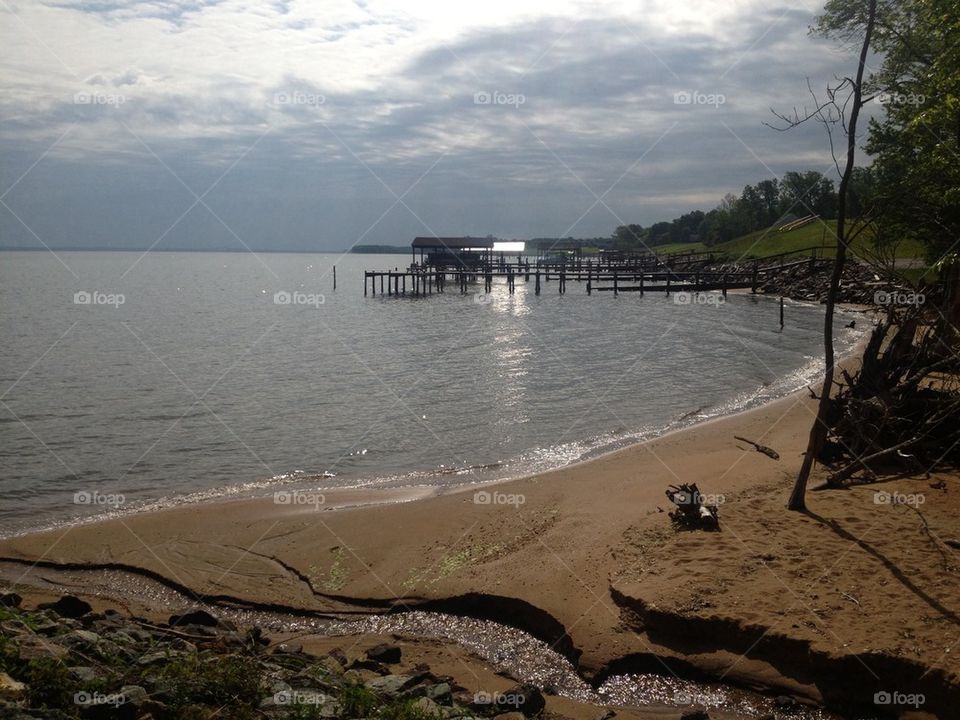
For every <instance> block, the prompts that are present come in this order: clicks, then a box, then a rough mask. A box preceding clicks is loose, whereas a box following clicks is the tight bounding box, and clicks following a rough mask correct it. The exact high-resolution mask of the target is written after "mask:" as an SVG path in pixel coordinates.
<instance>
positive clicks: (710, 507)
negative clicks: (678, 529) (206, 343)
mask: <svg viewBox="0 0 960 720" xmlns="http://www.w3.org/2000/svg"><path fill="white" fill-rule="evenodd" d="M666 495H667V498H668V499H669V500H670V502H672V503H673V504H674V505H676V506H677V508H676V510H673V511H672V512H671V513H670V519H671V520H672V521H673V522H674V523H675V524H677V525H680V526H682V527H686V528H692V529H703V530H717V529H719V527H720V517H719V516H720V513H719V510H718V509H717V506H716V504H715V503H712V504H706V503H704V502H703V500H704V496H703V495H702V494H701V493H700V488H698V487H697V485H696V483H690V484H681V485H669V486H668V487H667V490H666Z"/></svg>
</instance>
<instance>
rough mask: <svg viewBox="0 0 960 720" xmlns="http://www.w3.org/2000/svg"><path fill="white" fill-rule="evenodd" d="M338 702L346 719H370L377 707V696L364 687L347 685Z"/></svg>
mask: <svg viewBox="0 0 960 720" xmlns="http://www.w3.org/2000/svg"><path fill="white" fill-rule="evenodd" d="M338 700H339V701H340V706H341V707H342V708H343V714H344V717H348V718H362V717H368V716H369V715H370V713H371V711H372V710H373V709H374V708H375V707H376V706H377V696H376V695H374V693H373V691H372V690H370V689H369V688H367V687H365V686H364V685H347V686H346V687H345V688H343V690H342V691H341V692H340V697H339V698H338Z"/></svg>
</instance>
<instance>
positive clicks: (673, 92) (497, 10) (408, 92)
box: [0, 0, 854, 251]
mask: <svg viewBox="0 0 960 720" xmlns="http://www.w3.org/2000/svg"><path fill="white" fill-rule="evenodd" d="M821 7H822V3H821V2H818V1H816V0H814V1H808V0H796V1H795V2H789V3H776V2H774V3H771V2H768V1H764V2H756V1H754V0H723V1H721V2H676V0H638V1H636V2H579V1H573V0H552V1H551V2H527V1H525V0H485V1H484V2H481V3H463V4H461V3H453V2H449V0H445V1H443V2H434V1H432V0H410V1H407V2H395V1H392V0H383V1H381V0H357V1H355V2H334V1H330V2H328V1H324V2H303V1H284V0H274V1H270V2H260V1H258V0H210V1H207V2H205V1H203V0H151V1H147V2H137V1H128V2H119V1H116V2H115V1H114V0H95V1H93V2H75V1H74V0H50V1H47V2H41V1H38V0H30V1H27V2H23V1H20V0H2V2H0V17H2V20H0V47H2V48H3V49H2V50H0V90H2V92H0V117H2V122H0V246H2V247H36V248H43V247H51V248H92V247H110V248H137V249H145V248H154V249H172V248H194V249H230V250H243V249H246V248H253V249H257V250H269V249H276V250H316V251H323V250H337V249H343V248H347V247H350V246H352V245H354V244H357V243H361V244H370V243H387V244H396V245H407V244H409V242H410V240H411V239H412V238H413V237H414V236H417V235H440V236H459V235H468V234H469V235H480V236H485V235H488V234H490V235H494V236H496V237H499V238H519V239H523V238H532V237H568V236H574V237H600V236H604V237H606V236H609V235H610V234H611V233H612V232H613V230H614V229H615V228H616V226H618V225H620V224H625V223H640V224H642V225H644V226H647V225H650V224H652V223H654V222H657V221H659V220H670V219H672V218H674V217H676V216H678V215H680V214H682V213H684V212H687V211H689V210H693V209H702V210H709V209H710V208H712V207H715V206H716V205H717V204H718V203H719V201H720V199H721V198H722V197H723V195H725V194H726V193H728V192H733V193H735V194H739V192H740V191H741V190H742V189H743V186H744V185H746V184H748V183H750V184H754V183H756V182H758V181H760V180H763V179H765V178H769V177H774V176H782V175H783V173H785V172H787V171H790V170H819V171H822V172H825V173H835V170H834V166H833V162H832V160H831V156H830V152H829V145H828V142H827V137H826V134H825V132H824V130H823V128H821V127H818V126H817V125H815V124H810V125H806V126H802V127H800V128H796V129H793V130H790V131H788V132H779V131H777V130H774V129H771V128H770V127H768V126H766V125H765V124H764V123H765V122H769V123H774V124H776V118H775V117H774V116H773V114H772V113H771V108H773V109H775V110H778V111H781V112H792V110H793V108H794V107H797V108H799V109H802V108H803V107H811V106H812V100H811V97H810V94H809V91H808V82H809V84H810V87H812V88H813V89H814V90H817V91H821V92H822V90H823V88H825V87H826V85H827V84H828V83H829V82H831V81H832V80H833V78H834V77H835V76H837V75H843V74H849V73H850V72H851V71H852V64H853V62H854V53H853V51H852V50H851V48H844V47H840V46H837V45H836V44H835V43H833V42H830V41H825V40H822V39H817V38H812V37H810V36H809V34H808V28H809V26H810V25H811V24H812V23H813V22H814V19H815V17H816V14H817V13H818V12H819V11H820V9H821Z"/></svg>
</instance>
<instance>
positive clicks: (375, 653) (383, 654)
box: [367, 643, 402, 665]
mask: <svg viewBox="0 0 960 720" xmlns="http://www.w3.org/2000/svg"><path fill="white" fill-rule="evenodd" d="M401 655H402V652H401V650H400V648H399V647H397V646H396V645H387V644H386V643H381V644H380V645H375V646H374V647H372V648H370V649H369V650H367V657H368V658H369V659H371V660H373V661H374V662H379V663H384V664H385V665H393V664H395V663H398V662H400V657H401Z"/></svg>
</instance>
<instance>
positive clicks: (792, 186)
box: [612, 168, 870, 250]
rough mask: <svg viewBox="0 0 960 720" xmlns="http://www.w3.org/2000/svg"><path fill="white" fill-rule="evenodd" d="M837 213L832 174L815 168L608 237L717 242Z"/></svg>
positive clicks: (631, 243) (864, 174)
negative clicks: (785, 221)
mask: <svg viewBox="0 0 960 720" xmlns="http://www.w3.org/2000/svg"><path fill="white" fill-rule="evenodd" d="M869 175H870V170H869V168H857V170H856V176H857V177H856V181H855V184H856V185H858V186H861V185H862V186H864V188H865V187H866V186H867V185H869ZM854 195H856V192H854ZM836 213H837V190H836V187H835V186H834V182H833V180H831V179H830V178H828V177H827V176H825V175H824V174H823V173H820V172H817V171H816V170H807V171H805V172H788V173H786V174H785V175H784V176H783V177H782V178H780V179H777V178H770V179H767V180H761V181H760V182H758V183H757V184H756V185H747V186H746V187H744V188H743V192H742V193H740V196H739V197H738V196H736V195H734V194H733V193H728V194H727V195H725V196H724V198H723V199H722V200H721V201H720V204H719V205H717V207H715V208H714V209H713V210H710V211H708V212H703V211H702V210H692V211H691V212H688V213H685V214H683V215H681V216H680V217H678V218H675V219H673V220H670V221H663V222H658V223H654V224H653V225H651V226H650V227H647V228H645V227H643V226H642V225H636V224H630V225H620V226H619V227H617V229H616V230H615V231H614V232H613V237H612V241H613V246H614V247H615V248H617V249H624V250H625V249H635V248H643V247H645V246H646V247H655V246H657V245H668V244H671V243H693V242H702V243H704V244H705V245H717V244H718V243H722V242H726V241H727V240H732V239H733V238H736V237H740V236H741V235H746V234H747V233H751V232H754V231H756V230H763V229H765V228H768V227H770V226H771V225H774V224H776V223H777V222H778V221H779V220H782V219H783V218H785V217H790V216H796V217H804V216H806V215H819V216H820V217H822V218H825V219H833V218H835V217H836Z"/></svg>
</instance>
